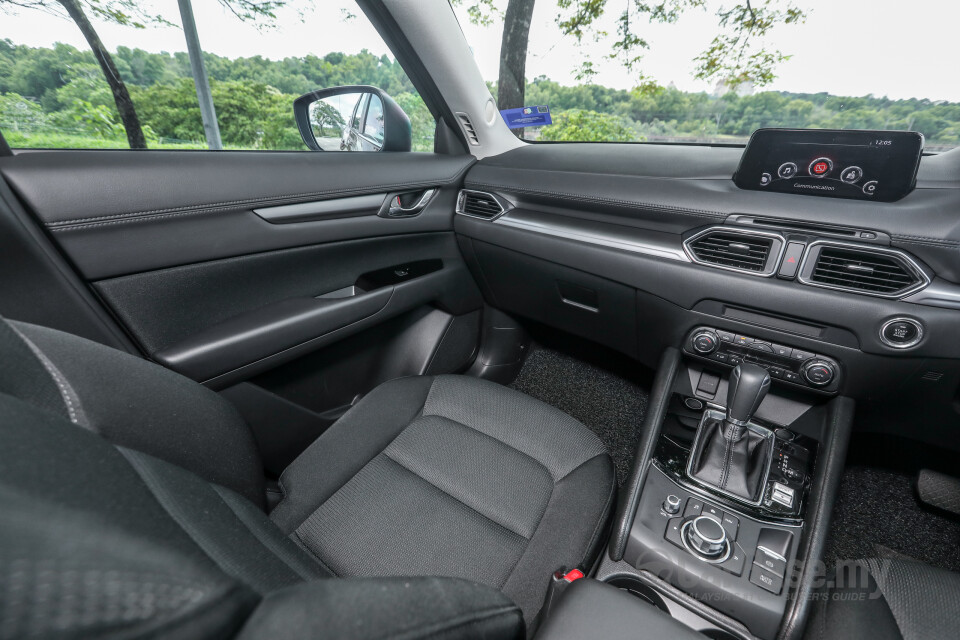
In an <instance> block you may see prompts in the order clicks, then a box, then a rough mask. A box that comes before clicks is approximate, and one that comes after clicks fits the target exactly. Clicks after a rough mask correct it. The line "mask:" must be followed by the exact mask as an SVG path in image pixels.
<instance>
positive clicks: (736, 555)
mask: <svg viewBox="0 0 960 640" xmlns="http://www.w3.org/2000/svg"><path fill="white" fill-rule="evenodd" d="M746 556H747V554H746V552H744V550H743V547H741V546H740V545H738V544H731V545H730V557H729V558H727V559H726V560H724V561H723V562H721V563H720V564H718V565H717V566H718V567H720V568H721V569H723V570H724V571H729V572H730V573H732V574H733V575H735V576H739V575H743V565H744V564H746V563H745V562H744V560H745V559H746Z"/></svg>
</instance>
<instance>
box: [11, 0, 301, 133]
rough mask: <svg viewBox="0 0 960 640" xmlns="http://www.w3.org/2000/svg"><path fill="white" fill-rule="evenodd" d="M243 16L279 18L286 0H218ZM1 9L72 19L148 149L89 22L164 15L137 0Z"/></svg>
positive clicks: (26, 2) (19, 1)
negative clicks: (37, 10) (30, 11)
mask: <svg viewBox="0 0 960 640" xmlns="http://www.w3.org/2000/svg"><path fill="white" fill-rule="evenodd" d="M219 2H220V4H221V5H223V6H224V7H226V8H228V9H229V10H230V11H231V12H233V14H234V15H235V16H237V17H238V18H239V19H240V20H258V19H262V18H266V19H268V20H273V19H275V18H276V15H275V13H274V12H275V11H276V9H278V8H279V7H282V6H284V5H285V4H286V0H219ZM0 9H3V10H4V11H6V12H8V13H9V12H12V11H14V10H18V9H39V10H41V11H45V12H47V13H51V14H54V15H59V16H63V15H64V14H65V15H66V16H67V17H69V18H70V19H71V20H73V22H74V24H76V25H77V28H79V29H80V32H81V33H82V34H83V37H84V39H85V40H86V41H87V44H88V45H89V46H90V50H91V51H92V52H93V55H94V58H95V59H96V61H97V63H98V64H99V65H100V68H101V70H102V71H103V75H104V78H106V81H107V84H108V85H109V86H110V91H111V92H112V94H113V99H114V102H115V104H116V107H117V112H118V113H119V114H120V119H121V121H122V122H123V127H124V130H125V131H126V134H127V141H128V142H129V144H130V148H131V149H146V148H147V140H146V138H145V137H144V134H143V129H142V128H141V126H140V119H139V117H138V116H137V110H136V108H135V107H134V104H133V100H132V99H131V98H130V91H129V90H128V89H127V85H126V83H125V82H124V80H123V76H122V75H121V73H120V70H119V69H118V68H117V64H116V62H115V61H114V59H113V56H111V55H110V52H109V51H108V50H107V48H106V47H105V46H104V44H103V42H102V41H101V40H100V35H99V34H98V33H97V30H96V29H95V28H94V26H93V24H92V23H91V22H90V18H89V16H88V13H89V14H90V15H93V16H94V17H96V18H99V19H102V20H104V21H106V22H112V23H115V24H119V25H124V26H130V27H134V28H137V29H143V28H145V27H146V26H147V25H148V24H151V23H155V24H166V25H169V24H171V23H170V22H169V21H168V20H166V19H165V18H164V17H163V16H160V15H151V14H149V13H148V12H146V11H145V10H144V9H143V8H142V7H140V6H139V5H138V4H137V2H136V1H135V0H0Z"/></svg>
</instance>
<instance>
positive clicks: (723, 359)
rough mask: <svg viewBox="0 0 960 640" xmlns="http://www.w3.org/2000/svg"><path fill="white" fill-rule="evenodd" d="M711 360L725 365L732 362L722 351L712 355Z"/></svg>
mask: <svg viewBox="0 0 960 640" xmlns="http://www.w3.org/2000/svg"><path fill="white" fill-rule="evenodd" d="M710 359H711V360H716V361H717V362H723V363H724V364H726V363H727V362H729V361H730V356H729V355H727V354H726V353H723V352H721V351H714V352H713V353H711V354H710Z"/></svg>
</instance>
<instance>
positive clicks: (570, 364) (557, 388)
mask: <svg viewBox="0 0 960 640" xmlns="http://www.w3.org/2000/svg"><path fill="white" fill-rule="evenodd" d="M510 386H511V387H513V388H514V389H517V390H518V391H522V392H523V393H525V394H527V395H529V396H533V397H534V398H537V399H539V400H542V401H543V402H546V403H547V404H550V405H553V406H554V407H557V408H558V409H560V410H561V411H563V412H565V413H568V414H570V415H571V416H573V417H574V418H576V419H577V420H579V421H580V422H582V423H583V424H585V425H586V426H587V427H589V428H590V430H592V431H593V432H594V433H596V434H597V435H598V436H600V439H601V440H603V443H604V444H605V445H607V450H608V451H609V452H610V457H611V458H613V464H614V466H615V467H616V470H617V482H618V484H620V485H623V483H624V482H625V481H626V479H627V476H628V475H629V474H630V466H631V464H632V463H633V457H634V453H635V451H636V447H637V441H638V440H639V438H640V428H641V426H642V424H643V417H644V415H645V414H646V411H647V399H648V393H647V391H646V390H645V389H643V388H642V387H640V386H639V385H637V384H636V383H634V382H631V381H629V380H626V379H624V378H622V377H620V376H618V375H615V374H613V373H611V372H610V371H607V370H605V369H603V368H601V367H598V366H595V365H592V364H588V363H586V362H584V361H582V360H578V359H576V358H573V357H570V356H568V355H565V354H562V353H560V352H558V351H553V350H551V349H546V348H543V347H535V348H534V349H532V350H531V352H530V353H529V354H528V355H527V359H526V361H525V362H524V365H523V368H522V369H521V370H520V374H519V375H518V376H517V379H516V380H514V382H513V384H511V385H510Z"/></svg>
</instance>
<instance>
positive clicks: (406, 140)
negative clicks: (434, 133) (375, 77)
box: [293, 86, 411, 151]
mask: <svg viewBox="0 0 960 640" xmlns="http://www.w3.org/2000/svg"><path fill="white" fill-rule="evenodd" d="M293 110H294V115H295V116H296V119H297V127H298V128H299V129H300V136H301V137H302V138H303V141H304V143H305V144H306V145H307V147H309V148H310V149H313V150H315V151H409V150H410V148H411V141H410V119H409V118H408V117H407V115H406V114H405V113H404V112H403V110H402V109H401V108H400V107H399V105H397V103H396V102H394V101H393V99H392V98H390V96H388V95H387V94H385V93H383V92H382V91H380V90H379V89H377V88H376V87H368V86H350V87H334V88H332V89H324V90H322V91H313V92H311V93H308V94H305V95H303V96H300V97H299V98H297V100H296V101H294V106H293Z"/></svg>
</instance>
